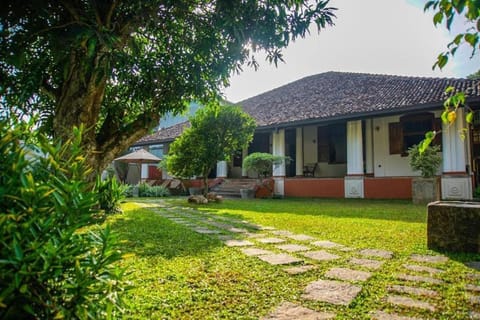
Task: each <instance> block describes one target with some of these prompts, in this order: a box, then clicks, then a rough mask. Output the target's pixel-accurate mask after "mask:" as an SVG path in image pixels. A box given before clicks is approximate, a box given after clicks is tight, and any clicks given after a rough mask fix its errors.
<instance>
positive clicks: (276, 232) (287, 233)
mask: <svg viewBox="0 0 480 320" xmlns="http://www.w3.org/2000/svg"><path fill="white" fill-rule="evenodd" d="M271 233H273V234H274V235H277V236H291V235H293V233H292V232H290V231H287V230H274V231H272V232H271Z"/></svg>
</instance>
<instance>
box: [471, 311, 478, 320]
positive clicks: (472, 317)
mask: <svg viewBox="0 0 480 320" xmlns="http://www.w3.org/2000/svg"><path fill="white" fill-rule="evenodd" d="M469 315H470V319H475V320H476V319H480V312H475V311H471V312H470V314H469Z"/></svg>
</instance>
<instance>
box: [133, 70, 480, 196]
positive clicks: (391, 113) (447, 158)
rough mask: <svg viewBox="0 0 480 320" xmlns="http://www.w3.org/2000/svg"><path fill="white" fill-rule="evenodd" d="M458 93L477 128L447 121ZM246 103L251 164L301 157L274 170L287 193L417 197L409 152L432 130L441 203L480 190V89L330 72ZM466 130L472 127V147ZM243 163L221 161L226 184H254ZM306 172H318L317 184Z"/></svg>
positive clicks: (160, 135)
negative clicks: (259, 157)
mask: <svg viewBox="0 0 480 320" xmlns="http://www.w3.org/2000/svg"><path fill="white" fill-rule="evenodd" d="M449 86H453V87H454V88H455V89H456V90H458V91H464V92H466V94H467V102H466V106H467V107H468V108H470V109H472V110H474V112H475V113H474V123H473V124H472V125H471V126H470V127H468V128H467V126H466V124H465V123H464V120H463V119H464V117H459V118H462V119H460V120H459V121H457V122H456V123H455V124H454V125H452V126H448V125H445V124H443V123H442V122H441V120H440V119H439V118H440V115H441V113H442V110H443V102H444V100H445V99H446V95H445V93H444V92H445V89H446V88H447V87H449ZM238 104H239V105H240V106H241V107H242V108H243V109H244V110H245V111H246V112H247V113H249V114H250V115H251V116H253V117H254V118H255V119H256V122H257V129H256V132H255V136H254V139H253V141H252V143H251V144H250V146H249V148H248V150H243V153H242V157H244V156H246V155H247V154H249V153H252V152H270V153H273V154H276V155H285V156H289V157H290V158H291V159H292V161H291V162H290V163H288V164H284V165H278V166H275V167H274V170H273V171H274V179H275V193H276V194H278V195H285V196H298V197H337V198H343V197H346V198H387V199H389V198H390V199H408V198H411V180H412V177H415V176H418V175H419V173H418V172H413V171H412V170H411V169H410V166H409V161H408V157H407V150H408V148H409V147H411V146H413V145H415V144H417V143H418V142H420V141H421V140H422V139H423V138H424V135H425V132H427V131H431V130H436V131H440V132H441V133H440V134H439V135H437V138H436V141H435V142H434V143H436V144H438V145H440V146H441V150H442V151H441V152H442V157H443V165H442V168H441V170H440V171H439V172H438V174H439V176H441V191H442V198H444V199H470V198H472V195H473V190H474V188H475V187H476V186H477V184H478V183H479V182H480V82H479V81H475V80H467V79H444V78H422V77H405V76H392V75H375V74H361V73H344V72H326V73H321V74H318V75H313V76H309V77H306V78H303V79H300V80H297V81H295V82H292V83H289V84H287V85H284V86H282V87H279V88H276V89H273V90H271V91H268V92H265V93H262V94H260V95H257V96H255V97H252V98H249V99H246V100H244V101H241V102H239V103H238ZM463 109H464V108H461V110H459V114H460V115H462V114H464V110H463ZM185 125H186V123H183V124H177V125H175V126H173V127H170V128H168V129H164V130H160V131H159V132H157V133H155V134H154V135H151V136H148V137H144V138H143V139H141V140H140V141H139V142H137V143H136V144H135V145H138V146H146V145H150V146H151V145H155V144H162V145H164V146H165V147H164V148H167V147H166V145H168V143H169V142H171V141H173V140H174V139H175V137H176V136H177V135H178V134H180V133H181V131H182V128H183V127H185ZM461 128H467V134H466V136H465V139H462V137H461V135H460V134H459V132H458V131H459V130H460V129H461ZM164 150H166V149H164ZM242 157H236V158H234V159H233V160H232V161H231V163H229V164H227V163H219V164H218V166H217V176H218V177H228V178H240V177H244V176H247V175H248V172H246V171H245V170H243V169H242V168H241V163H242ZM305 166H310V168H315V171H314V172H311V173H310V174H309V175H308V177H305V176H304V171H305Z"/></svg>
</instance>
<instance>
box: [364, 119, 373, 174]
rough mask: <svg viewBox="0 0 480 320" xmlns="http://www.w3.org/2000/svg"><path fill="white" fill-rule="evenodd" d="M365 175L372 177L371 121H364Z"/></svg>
mask: <svg viewBox="0 0 480 320" xmlns="http://www.w3.org/2000/svg"><path fill="white" fill-rule="evenodd" d="M365 173H366V174H367V175H373V121H372V119H367V120H365Z"/></svg>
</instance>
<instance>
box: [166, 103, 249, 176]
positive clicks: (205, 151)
mask: <svg viewBox="0 0 480 320" xmlns="http://www.w3.org/2000/svg"><path fill="white" fill-rule="evenodd" d="M190 122H191V127H190V128H188V129H187V130H185V131H184V133H183V134H182V135H181V136H180V137H178V138H177V139H176V140H175V141H174V142H173V143H172V144H171V145H170V150H169V153H168V157H167V158H166V166H167V170H168V172H169V173H170V174H172V175H174V176H177V177H180V178H190V177H193V176H202V177H203V178H204V179H205V181H206V179H207V177H208V175H209V174H210V172H211V170H212V169H213V168H215V166H216V164H217V162H218V161H223V160H226V161H228V160H230V158H231V156H232V155H233V154H234V153H235V152H238V151H239V150H242V149H243V148H246V147H247V146H248V144H249V143H250V141H251V140H252V139H253V133H254V131H255V120H254V119H253V118H252V117H251V116H249V115H248V114H246V113H245V112H243V111H242V110H241V109H240V108H239V107H236V106H233V105H220V104H218V103H210V104H209V105H207V106H205V107H204V108H202V109H199V110H198V111H197V113H196V114H195V115H194V116H193V117H192V118H191V119H190ZM205 185H206V184H205Z"/></svg>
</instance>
